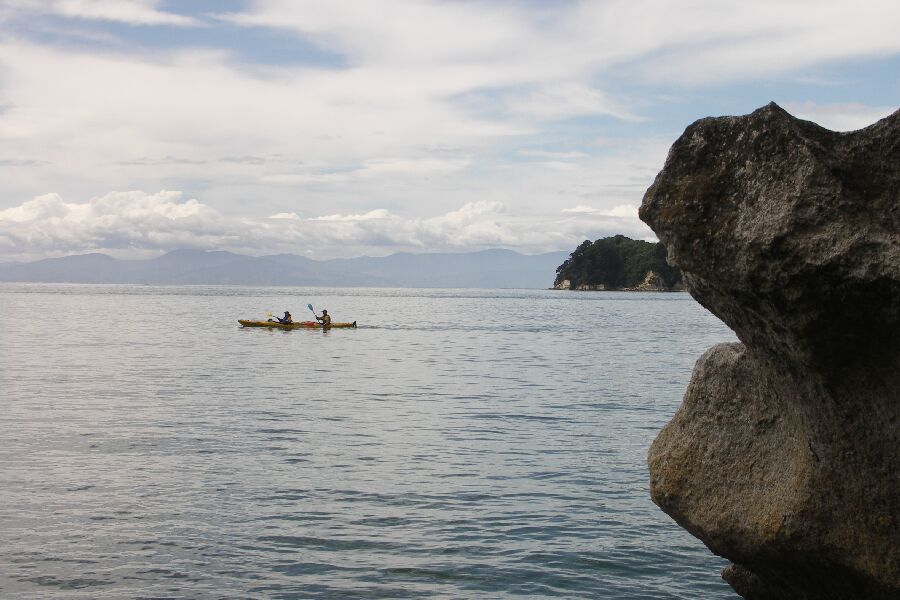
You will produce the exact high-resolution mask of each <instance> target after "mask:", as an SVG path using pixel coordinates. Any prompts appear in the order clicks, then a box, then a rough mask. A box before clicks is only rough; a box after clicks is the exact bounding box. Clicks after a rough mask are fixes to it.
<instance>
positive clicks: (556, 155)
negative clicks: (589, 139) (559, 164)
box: [518, 150, 590, 160]
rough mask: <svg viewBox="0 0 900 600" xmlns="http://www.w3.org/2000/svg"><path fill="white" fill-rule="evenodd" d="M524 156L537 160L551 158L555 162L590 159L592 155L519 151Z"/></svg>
mask: <svg viewBox="0 0 900 600" xmlns="http://www.w3.org/2000/svg"><path fill="white" fill-rule="evenodd" d="M518 153H519V154H521V155H522V156H534V157H536V158H549V159H553V160H573V159H578V158H589V157H590V154H585V153H584V152H552V151H549V150H519V152H518Z"/></svg>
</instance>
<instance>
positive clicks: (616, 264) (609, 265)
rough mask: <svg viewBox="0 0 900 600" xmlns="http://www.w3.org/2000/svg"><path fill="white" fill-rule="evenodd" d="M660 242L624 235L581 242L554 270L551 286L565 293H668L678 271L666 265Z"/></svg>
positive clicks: (678, 278) (676, 285) (678, 277)
mask: <svg viewBox="0 0 900 600" xmlns="http://www.w3.org/2000/svg"><path fill="white" fill-rule="evenodd" d="M666 256H667V253H666V247H665V246H664V245H663V244H662V243H661V242H657V243H655V244H654V243H651V242H645V241H642V240H633V239H631V238H628V237H625V236H624V235H616V236H613V237H607V238H602V239H599V240H595V241H593V242H592V241H590V240H585V241H584V242H582V243H581V244H580V245H579V246H578V247H577V248H576V249H575V251H574V252H572V254H570V255H569V258H567V259H566V260H565V262H563V263H562V264H561V265H560V266H559V267H557V269H556V280H555V281H554V282H553V287H554V288H556V289H565V290H635V291H672V290H680V289H682V284H681V272H680V271H679V270H678V269H676V268H674V267H671V266H669V264H668V263H667V262H666Z"/></svg>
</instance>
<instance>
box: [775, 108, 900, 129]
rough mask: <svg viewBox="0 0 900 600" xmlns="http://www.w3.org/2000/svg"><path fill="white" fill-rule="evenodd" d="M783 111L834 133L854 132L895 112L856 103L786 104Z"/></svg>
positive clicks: (891, 109)
mask: <svg viewBox="0 0 900 600" xmlns="http://www.w3.org/2000/svg"><path fill="white" fill-rule="evenodd" d="M784 109H785V110H786V111H788V112H789V113H791V114H792V115H794V116H796V117H800V118H801V119H807V120H809V121H815V122H816V123H818V124H819V125H821V126H822V127H827V128H828V129H833V130H834V131H854V130H856V129H862V128H863V127H866V126H868V125H871V124H872V123H874V122H875V121H878V120H879V119H883V118H884V117H886V116H888V115H890V114H891V113H893V112H894V111H896V110H897V107H896V106H866V105H864V104H859V103H856V102H849V103H836V104H816V103H815V102H800V103H795V102H788V103H785V105H784Z"/></svg>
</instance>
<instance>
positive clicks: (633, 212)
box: [562, 204, 638, 219]
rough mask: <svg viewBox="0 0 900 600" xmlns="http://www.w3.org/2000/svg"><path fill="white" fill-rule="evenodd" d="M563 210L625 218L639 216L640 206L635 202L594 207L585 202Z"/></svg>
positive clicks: (580, 213) (565, 211)
mask: <svg viewBox="0 0 900 600" xmlns="http://www.w3.org/2000/svg"><path fill="white" fill-rule="evenodd" d="M562 212H564V213H571V214H579V215H602V216H606V217H618V218H623V219H637V218H638V207H637V206H636V205H634V204H620V205H619V206H615V207H613V208H609V209H603V208H594V207H593V206H585V205H584V204H579V205H578V206H575V207H572V208H564V209H562Z"/></svg>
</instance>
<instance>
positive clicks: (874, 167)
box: [640, 104, 900, 600]
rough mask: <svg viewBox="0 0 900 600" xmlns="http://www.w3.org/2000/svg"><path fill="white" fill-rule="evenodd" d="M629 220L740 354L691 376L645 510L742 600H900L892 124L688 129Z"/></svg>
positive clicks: (736, 123)
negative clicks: (711, 555)
mask: <svg viewBox="0 0 900 600" xmlns="http://www.w3.org/2000/svg"><path fill="white" fill-rule="evenodd" d="M640 214H641V219H643V220H644V221H645V222H647V223H648V224H649V225H650V226H651V227H652V228H653V230H654V231H655V232H656V233H657V235H658V236H659V238H660V240H661V241H662V242H663V243H665V245H666V247H667V248H668V251H669V260H670V262H672V263H673V264H674V265H675V266H677V267H679V268H681V269H682V271H683V273H684V279H685V284H686V286H687V289H688V291H689V292H690V293H691V294H692V295H693V296H694V297H695V298H696V299H697V300H698V301H699V302H700V303H701V304H703V305H704V306H705V307H706V308H708V309H709V310H710V311H711V312H713V313H714V314H715V315H716V316H718V317H719V318H720V319H722V320H723V321H724V322H725V323H726V324H727V325H728V326H729V327H731V328H732V329H733V330H734V331H735V333H736V334H737V336H738V338H739V339H740V340H741V342H742V343H741V344H724V345H719V346H716V347H714V348H712V349H710V350H709V351H707V352H706V353H705V354H704V355H703V356H702V357H701V358H700V359H699V360H698V362H697V365H696V367H695V369H694V374H693V378H692V380H691V383H690V385H689V387H688V390H687V392H686V394H685V397H684V402H683V404H682V406H681V408H680V409H679V410H678V412H677V413H676V415H675V416H674V418H673V419H672V421H671V422H670V423H669V424H668V425H667V426H666V427H665V428H664V429H663V430H662V432H661V433H660V434H659V436H658V437H657V439H656V440H655V442H654V443H653V445H652V447H651V449H650V453H649V466H650V477H651V494H652V497H653V500H654V502H656V503H657V504H658V505H659V506H660V507H661V508H662V509H663V510H664V511H665V512H667V513H668V514H669V515H671V516H672V517H673V518H674V519H675V520H676V521H677V522H678V523H679V524H680V525H681V526H682V527H684V528H685V529H687V530H688V531H690V532H691V533H692V534H693V535H695V536H697V537H698V538H700V539H701V540H703V542H704V543H705V544H706V545H707V546H708V547H709V548H710V549H711V550H712V551H713V552H715V553H716V554H719V555H721V556H724V557H726V558H728V559H730V560H732V561H733V562H734V563H735V564H733V565H731V566H730V567H729V568H727V569H726V570H725V572H724V573H723V577H725V579H726V580H727V581H728V582H729V583H731V585H732V587H734V588H735V590H736V591H737V592H738V593H739V594H741V595H742V596H744V597H745V598H748V599H754V600H762V599H766V600H768V599H785V600H786V599H791V600H797V599H801V600H802V599H809V600H812V599H816V600H822V599H848V598H865V599H867V600H874V599H888V598H891V599H897V598H900V111H898V112H896V113H894V114H893V115H891V116H890V117H887V118H886V119H883V120H881V121H879V122H878V123H876V124H874V125H872V126H870V127H867V128H866V129H863V130H860V131H855V132H851V133H836V132H832V131H828V130H826V129H823V128H822V127H819V126H818V125H816V124H814V123H810V122H807V121H801V120H799V119H796V118H794V117H792V116H791V115H789V114H788V113H786V112H785V111H784V110H782V109H781V108H779V107H778V106H776V105H775V104H770V105H768V106H766V107H763V108H761V109H759V110H757V111H755V112H753V113H752V114H750V115H747V116H743V117H723V118H711V119H702V120H700V121H697V122H696V123H694V124H693V125H691V126H690V127H688V129H687V130H686V131H685V132H684V134H683V135H682V136H681V137H680V138H679V139H678V141H676V142H675V144H674V145H673V146H672V149H671V150H670V152H669V156H668V159H667V160H666V164H665V167H664V168H663V170H662V171H661V172H660V173H659V175H658V176H657V178H656V181H655V182H654V183H653V185H652V186H651V187H650V189H649V190H647V193H646V195H645V197H644V202H643V206H642V207H641V212H640Z"/></svg>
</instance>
